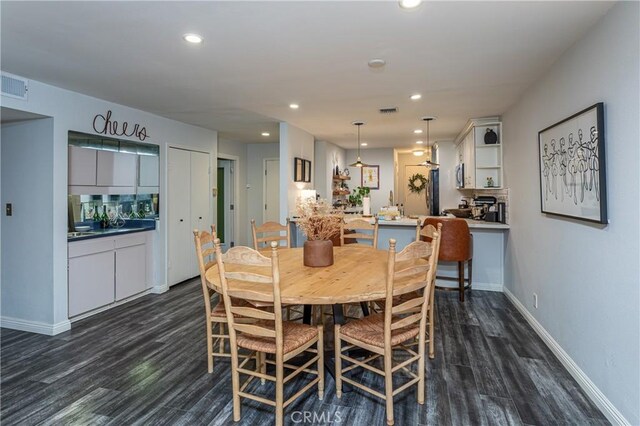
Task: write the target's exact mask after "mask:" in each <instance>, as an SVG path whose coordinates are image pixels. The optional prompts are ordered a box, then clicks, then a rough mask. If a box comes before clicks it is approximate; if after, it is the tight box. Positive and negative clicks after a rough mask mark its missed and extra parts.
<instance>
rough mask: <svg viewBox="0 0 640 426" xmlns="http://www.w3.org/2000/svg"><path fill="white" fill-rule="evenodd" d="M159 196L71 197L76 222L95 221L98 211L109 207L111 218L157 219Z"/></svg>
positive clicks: (108, 211)
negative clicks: (94, 215)
mask: <svg viewBox="0 0 640 426" xmlns="http://www.w3.org/2000/svg"><path fill="white" fill-rule="evenodd" d="M158 200H159V197H158V194H132V195H69V201H70V204H71V206H72V208H73V219H74V222H85V221H89V220H93V214H94V212H95V211H96V210H97V211H98V212H99V213H102V211H103V206H106V207H107V214H108V215H109V217H114V216H116V214H119V215H120V216H121V217H122V218H123V219H134V218H135V219H139V218H142V217H144V218H155V217H158V214H159V201H158Z"/></svg>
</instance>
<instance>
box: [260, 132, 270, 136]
mask: <svg viewBox="0 0 640 426" xmlns="http://www.w3.org/2000/svg"><path fill="white" fill-rule="evenodd" d="M262 136H271V135H270V133H269V132H262Z"/></svg>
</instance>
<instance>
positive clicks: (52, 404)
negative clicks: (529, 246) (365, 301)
mask: <svg viewBox="0 0 640 426" xmlns="http://www.w3.org/2000/svg"><path fill="white" fill-rule="evenodd" d="M201 297H202V292H201V288H200V284H199V282H198V281H197V280H194V281H191V282H188V283H185V284H182V285H178V286H175V287H173V288H172V289H171V290H170V291H169V292H167V293H165V294H162V295H148V296H144V297H142V298H140V299H138V300H135V301H133V302H130V303H128V304H125V305H122V306H119V307H116V308H114V309H112V310H110V311H107V312H104V313H101V314H98V315H95V316H93V317H91V318H88V319H85V320H83V321H79V322H77V323H74V324H73V327H72V329H71V330H70V331H68V332H65V333H62V334H60V335H57V336H54V337H48V336H42V335H36V334H32V333H24V332H19V331H14V330H6V329H1V330H0V344H1V345H2V346H1V349H0V350H1V352H0V355H1V357H0V386H1V387H2V389H1V391H2V392H1V398H2V401H1V402H2V404H1V407H0V416H1V419H0V420H1V421H2V424H3V425H14V424H20V425H31V424H34V425H35V424H109V425H122V424H135V425H138V424H140V425H143V424H144V425H147V424H154V425H156V424H157V425H216V426H218V425H228V424H232V423H233V421H232V418H233V413H232V411H233V404H232V398H231V375H230V363H229V360H228V359H216V363H215V366H214V372H213V373H212V374H208V373H207V372H206V345H205V341H204V331H205V324H204V315H203V312H204V310H203V307H202V299H201ZM328 321H329V324H328V329H329V330H331V324H330V321H331V319H330V318H329V319H328ZM435 346H436V359H435V360H430V361H428V362H427V366H426V393H425V395H426V401H425V404H424V405H419V404H418V403H417V401H416V390H415V388H412V389H410V390H407V391H405V392H403V393H401V394H399V395H397V396H396V397H395V398H394V407H395V409H394V417H395V419H396V424H397V425H414V424H417V425H433V424H438V425H448V424H490V425H518V424H523V423H524V424H540V425H547V424H557V423H565V424H566V423H577V422H578V421H577V420H579V421H580V422H582V423H584V424H592V425H601V424H607V422H606V420H605V418H604V417H603V415H602V414H601V413H600V412H599V411H598V409H597V408H596V407H595V405H594V404H593V403H591V401H589V399H588V397H587V396H586V394H585V393H584V391H582V389H580V388H579V386H578V384H577V383H576V382H575V380H573V378H572V377H571V376H570V375H569V374H568V372H567V371H566V370H564V369H563V367H562V365H561V364H560V363H559V361H558V360H557V359H556V358H555V357H554V356H553V354H552V353H551V351H550V350H549V349H548V348H547V347H546V346H544V343H543V342H542V341H541V340H540V338H539V337H538V336H537V335H536V334H535V332H534V331H533V330H532V329H531V328H530V327H529V326H528V324H527V323H526V321H525V320H524V318H523V317H522V315H520V313H519V312H518V311H517V310H516V309H515V308H514V307H513V306H512V305H511V304H510V302H509V301H508V300H507V299H506V297H505V296H504V295H503V294H499V293H491V292H482V291H477V290H474V291H472V292H471V293H469V295H468V297H467V300H466V301H465V303H464V304H461V303H460V302H458V299H457V294H455V293H444V292H437V293H436V345H435ZM352 378H353V379H354V380H358V381H360V382H361V383H363V384H365V385H367V386H370V387H373V388H375V389H378V390H379V391H382V392H383V390H384V381H383V380H382V378H381V377H378V376H376V375H375V374H373V373H372V372H369V371H365V372H361V371H358V370H355V371H354V374H353V375H352ZM406 378H407V377H406V375H404V377H403V376H402V375H398V376H397V377H394V386H396V387H397V386H399V385H400V384H401V383H402V382H403V380H406ZM304 383H305V382H304V381H303V380H302V379H301V380H300V381H298V380H294V381H292V382H290V384H289V385H290V386H287V387H286V388H285V394H286V395H291V394H293V393H294V392H295V391H296V390H297V389H300V387H301V386H303V385H304ZM250 388H251V389H255V390H256V391H260V392H266V393H273V390H274V389H273V384H271V383H267V384H265V385H264V386H261V385H260V383H259V381H255V382H254V383H252V384H251V385H250ZM298 413H300V414H298ZM305 413H306V414H305ZM292 415H294V417H295V419H293V418H292V417H291V416H292ZM305 415H306V416H311V417H307V418H310V419H312V421H313V422H312V423H311V424H327V425H329V424H333V425H335V424H349V425H356V426H374V425H376V426H377V425H382V424H385V417H386V415H385V405H384V402H383V401H381V400H379V399H378V398H376V397H374V396H371V395H368V394H365V393H364V392H362V391H360V390H354V391H353V392H350V393H344V394H343V396H342V398H340V399H338V398H337V397H336V394H335V383H334V381H333V379H332V378H331V377H330V376H328V375H327V376H326V385H325V397H324V399H323V400H319V399H318V397H317V394H316V392H315V390H314V391H311V392H309V393H307V394H306V395H305V396H304V397H303V398H301V399H299V400H298V401H296V402H294V403H293V404H292V405H291V406H290V407H288V408H287V409H286V410H285V424H299V423H298V422H296V421H294V420H299V419H298V416H305ZM273 419H274V417H273V409H272V408H271V407H268V406H265V405H262V404H259V403H256V402H253V401H250V400H243V402H242V420H241V421H240V422H238V423H236V424H238V425H239V426H244V425H251V426H253V425H271V424H273ZM302 420H303V421H304V417H302ZM302 424H304V423H302ZM307 424H309V423H308V422H307Z"/></svg>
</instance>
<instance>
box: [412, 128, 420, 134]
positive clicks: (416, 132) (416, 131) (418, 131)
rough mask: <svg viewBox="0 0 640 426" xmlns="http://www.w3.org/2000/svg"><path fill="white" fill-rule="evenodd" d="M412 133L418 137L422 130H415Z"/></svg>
mask: <svg viewBox="0 0 640 426" xmlns="http://www.w3.org/2000/svg"><path fill="white" fill-rule="evenodd" d="M413 133H415V134H416V135H419V134H420V133H422V129H416V130H414V131H413Z"/></svg>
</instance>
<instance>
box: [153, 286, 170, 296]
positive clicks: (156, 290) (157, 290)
mask: <svg viewBox="0 0 640 426" xmlns="http://www.w3.org/2000/svg"><path fill="white" fill-rule="evenodd" d="M167 291H169V286H168V285H167V284H161V285H156V286H153V287H151V293H153V294H162V293H165V292H167Z"/></svg>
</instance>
